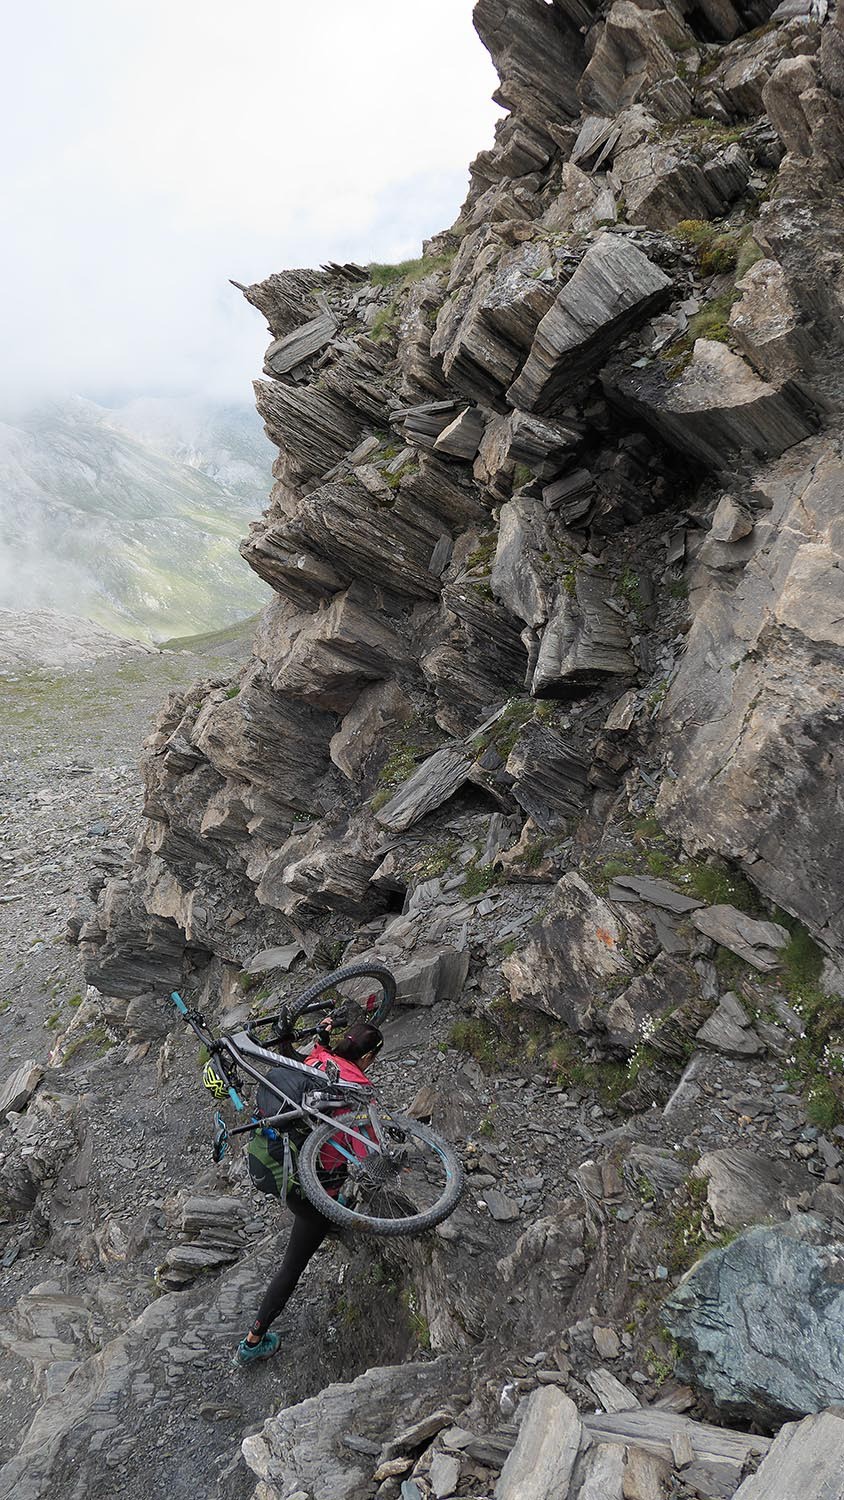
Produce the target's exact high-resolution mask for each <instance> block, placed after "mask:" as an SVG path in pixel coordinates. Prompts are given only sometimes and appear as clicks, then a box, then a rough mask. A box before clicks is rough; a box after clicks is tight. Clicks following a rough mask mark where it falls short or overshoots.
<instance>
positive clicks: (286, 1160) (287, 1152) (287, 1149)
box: [281, 1135, 292, 1202]
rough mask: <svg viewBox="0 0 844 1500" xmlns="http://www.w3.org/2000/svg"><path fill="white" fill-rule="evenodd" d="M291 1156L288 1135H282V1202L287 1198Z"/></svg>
mask: <svg viewBox="0 0 844 1500" xmlns="http://www.w3.org/2000/svg"><path fill="white" fill-rule="evenodd" d="M291 1166H292V1158H291V1152H290V1136H289V1135H285V1137H284V1163H283V1166H282V1169H281V1197H282V1201H283V1202H284V1201H285V1200H286V1198H287V1184H288V1183H289V1181H290V1178H291V1175H292V1173H291Z"/></svg>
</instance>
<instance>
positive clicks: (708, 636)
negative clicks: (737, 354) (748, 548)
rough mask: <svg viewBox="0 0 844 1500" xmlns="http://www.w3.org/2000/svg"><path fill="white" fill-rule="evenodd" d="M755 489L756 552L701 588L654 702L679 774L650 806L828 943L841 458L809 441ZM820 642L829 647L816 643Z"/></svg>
mask: <svg viewBox="0 0 844 1500" xmlns="http://www.w3.org/2000/svg"><path fill="white" fill-rule="evenodd" d="M758 485H759V493H760V497H761V498H762V500H763V505H764V508H762V509H760V510H754V514H755V520H756V524H755V527H754V532H753V538H754V540H755V541H756V542H757V543H758V545H757V548H756V550H755V551H754V554H753V557H752V559H751V560H750V561H749V562H748V563H747V566H746V568H745V570H744V572H743V573H742V574H740V575H738V577H739V581H738V582H737V584H736V585H735V586H734V587H733V588H732V589H731V590H730V592H729V594H728V595H726V594H725V593H724V592H723V591H722V589H720V588H716V589H713V590H711V591H710V590H707V591H705V595H704V597H702V598H701V607H700V611H699V613H697V615H696V618H695V622H694V624H693V626H692V630H691V632H690V634H689V636H688V637H687V645H686V650H685V653H684V657H683V660H682V663H681V665H680V668H679V671H678V674H677V677H676V679H675V680H674V681H672V685H671V687H670V689H669V692H668V696H667V698H666V702H665V705H664V707H663V710H662V714H663V717H664V718H665V720H666V721H667V722H668V723H670V725H671V727H672V732H673V736H674V737H673V746H674V760H673V768H674V772H675V774H676V780H671V782H670V783H669V782H666V783H664V785H663V788H662V790H661V792H660V796H659V799H658V802H657V808H656V812H657V816H658V817H662V818H666V819H667V818H670V819H671V826H672V828H675V829H677V831H679V832H681V833H682V835H683V837H684V838H685V839H686V840H690V841H691V843H692V844H693V845H695V844H696V845H697V846H698V847H705V848H709V849H720V850H722V851H723V852H724V853H727V854H729V855H730V857H731V858H733V859H736V860H738V862H739V863H741V864H742V865H743V867H744V869H745V870H746V871H747V872H748V873H749V874H750V875H751V878H752V880H753V882H754V884H755V885H756V886H757V888H758V889H760V890H761V891H762V892H763V893H764V894H765V895H766V896H767V897H768V899H769V900H771V901H772V902H774V903H776V904H777V905H779V906H781V907H784V908H786V909H787V910H789V911H791V912H793V913H794V915H795V916H797V917H799V919H800V920H801V921H802V922H803V923H804V924H805V925H806V926H808V927H809V929H810V930H811V931H812V932H814V933H818V934H821V933H822V934H824V936H823V938H822V941H824V943H825V945H826V944H828V945H829V946H830V947H831V948H832V949H834V950H836V951H837V950H838V949H839V948H840V947H841V945H842V943H844V923H842V916H841V905H840V902H839V901H838V900H837V897H834V896H833V895H832V893H833V892H838V891H840V890H841V884H842V879H844V873H842V871H844V865H842V848H844V831H843V830H842V819H841V816H840V813H839V810H838V804H837V801H836V798H835V796H834V794H833V792H832V788H833V787H834V786H836V785H837V784H838V782H839V781H840V779H841V777H842V775H844V762H842V741H841V734H840V705H841V701H842V694H844V673H842V668H841V662H840V649H838V648H835V646H834V641H835V638H836V637H837V636H838V635H839V633H840V631H841V625H840V620H841V618H842V613H844V612H842V610H841V609H840V608H837V607H836V605H835V603H834V599H835V597H836V594H835V587H834V586H835V583H836V581H837V579H840V578H841V577H842V576H844V575H842V572H841V567H840V563H841V559H842V548H841V544H840V542H839V541H838V540H837V538H838V528H839V526H840V494H841V485H842V466H841V462H840V459H839V458H838V456H837V455H835V454H831V453H830V451H829V447H828V444H827V443H826V442H823V443H821V442H820V441H818V443H817V444H812V445H811V446H810V447H809V448H808V450H805V451H804V450H800V451H799V452H795V453H794V454H789V455H787V456H786V457H785V458H784V459H781V460H780V461H779V462H778V463H777V464H776V465H774V466H773V467H772V468H771V469H770V470H769V471H768V472H767V473H766V474H765V475H763V476H760V479H759V481H758ZM768 506H770V507H771V508H770V509H768ZM737 545H738V546H741V545H742V543H738V544H737ZM807 547H808V548H809V549H810V559H811V558H812V556H813V554H812V551H811V549H814V548H818V549H819V554H814V556H815V557H818V559H819V560H820V561H822V563H823V570H822V571H821V569H819V568H817V565H816V563H815V562H814V561H811V563H810V565H804V564H802V563H801V553H803V552H804V551H805V549H806V548H807ZM830 554H832V556H830ZM833 557H834V559H835V562H836V563H837V564H838V566H834V565H833ZM822 580H825V581H826V582H825V586H822ZM838 587H839V588H840V584H839V585H838ZM778 612H781V613H782V615H783V620H782V624H780V623H779V622H778V618H777V616H778ZM836 620H837V621H838V622H839V623H838V624H836V623H835V622H836ZM786 622H787V623H786ZM822 640H827V641H828V642H829V645H828V646H826V647H824V646H821V647H820V650H817V649H816V647H815V644H814V642H816V641H817V642H820V641H822ZM830 647H832V648H833V649H830Z"/></svg>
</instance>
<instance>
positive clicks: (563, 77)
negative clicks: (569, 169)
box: [473, 0, 592, 146]
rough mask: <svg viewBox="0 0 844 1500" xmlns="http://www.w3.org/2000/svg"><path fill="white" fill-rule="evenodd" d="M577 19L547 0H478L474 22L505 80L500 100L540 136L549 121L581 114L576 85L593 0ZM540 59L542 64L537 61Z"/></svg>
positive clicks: (544, 134) (585, 2)
mask: <svg viewBox="0 0 844 1500" xmlns="http://www.w3.org/2000/svg"><path fill="white" fill-rule="evenodd" d="M576 9H577V10H579V11H580V12H581V14H579V15H578V16H577V21H576V22H575V20H574V17H573V16H569V15H567V14H566V13H565V11H564V10H563V8H562V7H558V6H549V5H546V4H544V3H543V0H479V3H478V4H477V5H476V6H475V10H474V16H473V19H474V23H475V28H476V30H477V32H478V35H479V36H480V38H481V41H482V42H483V43H484V46H485V47H487V48H488V50H489V52H490V53H491V54H492V58H493V61H494V63H495V66H496V68H497V70H498V76H499V78H500V80H501V82H500V84H499V87H498V90H497V92H496V94H495V96H494V97H495V100H496V103H498V104H501V105H503V106H504V108H505V109H509V110H511V111H512V112H513V114H514V115H516V116H518V118H519V119H521V120H524V121H526V122H527V124H528V125H529V126H531V127H532V128H533V129H534V130H535V131H536V132H537V134H538V135H539V136H540V138H543V137H544V138H545V139H546V140H548V144H549V146H551V145H552V144H553V142H552V141H551V140H550V139H549V137H548V135H547V131H548V125H549V122H559V123H561V124H565V123H567V122H568V121H570V120H572V119H576V117H577V115H578V114H579V113H580V103H579V100H578V97H577V83H578V79H579V77H580V74H581V70H582V67H583V63H584V61H585V59H584V56H583V42H582V38H581V36H580V34H579V27H580V25H582V24H583V21H587V23H588V20H589V18H590V16H591V14H592V7H591V5H590V4H589V0H583V3H582V4H581V5H579V6H578V7H576ZM540 59H541V65H540V66H537V63H538V62H539V60H540Z"/></svg>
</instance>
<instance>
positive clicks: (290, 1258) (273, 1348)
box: [234, 1022, 384, 1367]
mask: <svg viewBox="0 0 844 1500" xmlns="http://www.w3.org/2000/svg"><path fill="white" fill-rule="evenodd" d="M326 1042H327V1038H326V1040H325V1041H318V1042H316V1043H315V1045H314V1047H313V1050H312V1051H311V1053H310V1054H309V1056H308V1057H307V1058H306V1059H305V1062H306V1063H307V1064H308V1066H310V1067H313V1068H319V1069H321V1070H322V1071H323V1072H324V1071H325V1070H326V1068H327V1067H328V1066H329V1065H330V1064H333V1065H334V1067H336V1068H337V1070H338V1072H339V1074H340V1078H341V1079H342V1080H343V1082H344V1083H356V1084H364V1085H369V1082H370V1080H369V1078H368V1077H367V1069H368V1068H370V1067H371V1066H372V1064H373V1063H374V1061H375V1059H376V1057H377V1056H378V1053H379V1052H380V1050H381V1048H382V1046H383V1045H384V1038H383V1036H382V1034H381V1032H380V1031H379V1029H378V1027H377V1026H371V1025H369V1024H368V1023H366V1022H361V1023H359V1024H357V1025H354V1026H350V1027H349V1030H348V1031H347V1032H346V1033H345V1035H344V1036H343V1037H341V1039H340V1041H338V1042H337V1043H335V1044H333V1045H332V1046H331V1047H330V1048H329V1046H327V1045H326ZM350 1146H351V1148H352V1150H353V1151H354V1153H355V1155H357V1156H363V1155H365V1148H364V1146H363V1144H362V1143H361V1142H359V1141H356V1140H354V1139H350ZM320 1165H321V1168H322V1169H324V1171H325V1173H326V1184H325V1185H326V1188H327V1190H328V1192H329V1193H330V1194H331V1196H332V1197H335V1198H336V1197H337V1196H338V1195H339V1193H340V1191H341V1188H342V1182H343V1177H344V1176H345V1168H344V1159H343V1157H342V1155H341V1154H340V1152H339V1151H337V1150H336V1149H335V1148H334V1147H333V1146H330V1145H329V1146H326V1147H325V1149H324V1151H323V1152H322V1155H321V1158H320ZM329 1183H330V1186H329ZM287 1206H288V1208H289V1209H290V1210H291V1212H292V1213H293V1228H292V1230H291V1232H290V1239H289V1240H288V1242H287V1249H286V1250H285V1252H284V1257H283V1259H282V1262H281V1265H280V1266H279V1268H278V1270H277V1271H276V1273H275V1275H274V1276H273V1278H272V1280H271V1282H270V1284H269V1286H268V1287H267V1290H266V1292H265V1293H264V1296H263V1299H262V1301H261V1305H260V1307H259V1308H258V1311H257V1313H256V1315H255V1319H254V1322H253V1323H252V1326H251V1328H250V1329H249V1332H248V1333H247V1334H246V1336H245V1338H243V1339H241V1341H240V1343H239V1344H238V1346H237V1349H236V1351H235V1355H234V1362H235V1364H237V1365H240V1366H244V1367H245V1366H247V1365H251V1364H253V1363H255V1362H256V1361H257V1360H261V1359H269V1358H270V1357H271V1356H272V1355H273V1354H275V1353H276V1352H277V1350H278V1347H279V1345H280V1343H281V1338H280V1336H279V1335H278V1334H277V1333H272V1332H271V1331H270V1324H271V1323H273V1322H274V1321H275V1319H276V1318H277V1317H278V1316H279V1314H280V1313H281V1312H282V1311H283V1309H284V1308H285V1307H286V1305H287V1303H288V1301H289V1300H290V1297H291V1296H292V1294H293V1291H294V1290H295V1287H296V1285H297V1283H298V1281H299V1278H300V1277H301V1275H302V1273H303V1271H304V1270H305V1267H306V1266H307V1264H308V1262H309V1261H310V1259H311V1257H312V1256H313V1255H314V1254H315V1253H316V1251H317V1250H318V1249H319V1247H320V1245H321V1244H322V1242H323V1240H324V1239H325V1237H326V1235H327V1234H329V1233H330V1231H331V1229H332V1227H333V1226H332V1224H331V1223H330V1221H329V1220H328V1219H327V1218H325V1216H324V1214H321V1213H320V1212H319V1210H318V1209H316V1208H314V1206H313V1204H311V1203H309V1202H308V1200H307V1198H306V1197H305V1196H304V1195H303V1194H302V1193H301V1192H300V1191H299V1189H298V1187H297V1186H296V1185H295V1184H294V1185H293V1186H291V1188H290V1189H289V1190H288V1193H287Z"/></svg>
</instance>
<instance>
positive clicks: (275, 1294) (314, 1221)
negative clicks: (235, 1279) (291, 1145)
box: [250, 1193, 331, 1337]
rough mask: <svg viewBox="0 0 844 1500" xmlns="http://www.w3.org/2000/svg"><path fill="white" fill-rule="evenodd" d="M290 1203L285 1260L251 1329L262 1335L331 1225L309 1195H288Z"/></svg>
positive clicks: (276, 1315)
mask: <svg viewBox="0 0 844 1500" xmlns="http://www.w3.org/2000/svg"><path fill="white" fill-rule="evenodd" d="M287 1206H288V1208H289V1209H290V1210H291V1211H292V1213H293V1215H294V1218H293V1228H292V1229H291V1231H290V1239H289V1240H288V1242H287V1249H286V1250H285V1252H284V1260H283V1261H282V1262H281V1265H280V1266H279V1268H278V1270H277V1271H276V1273H275V1276H274V1277H273V1279H272V1281H271V1282H270V1284H269V1286H268V1287H267V1290H266V1292H265V1293H264V1297H263V1301H262V1302H261V1306H260V1307H259V1308H258V1314H257V1317H256V1318H255V1322H254V1323H253V1324H252V1328H251V1329H250V1332H251V1333H254V1334H257V1335H258V1336H259V1337H262V1336H263V1335H264V1334H265V1333H266V1331H267V1329H268V1328H269V1326H270V1324H271V1323H272V1322H273V1319H275V1318H277V1317H278V1315H279V1313H280V1312H281V1311H282V1309H283V1308H284V1307H285V1306H286V1304H287V1302H288V1300H289V1298H290V1296H291V1295H292V1293H293V1290H294V1288H295V1286H296V1283H297V1281H298V1280H299V1277H300V1276H301V1274H302V1272H303V1271H304V1269H305V1267H306V1265H307V1264H308V1261H309V1260H310V1258H311V1256H312V1255H313V1254H315V1252H316V1251H317V1250H318V1249H319V1247H320V1245H321V1244H322V1242H323V1240H324V1239H325V1236H326V1235H327V1234H328V1233H329V1231H330V1229H331V1224H330V1223H329V1221H328V1219H326V1218H325V1217H324V1216H323V1215H322V1214H321V1213H319V1211H318V1210H317V1209H315V1208H314V1206H313V1204H311V1203H308V1201H307V1199H306V1198H300V1197H299V1195H298V1194H297V1193H290V1194H289V1195H288V1198H287Z"/></svg>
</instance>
